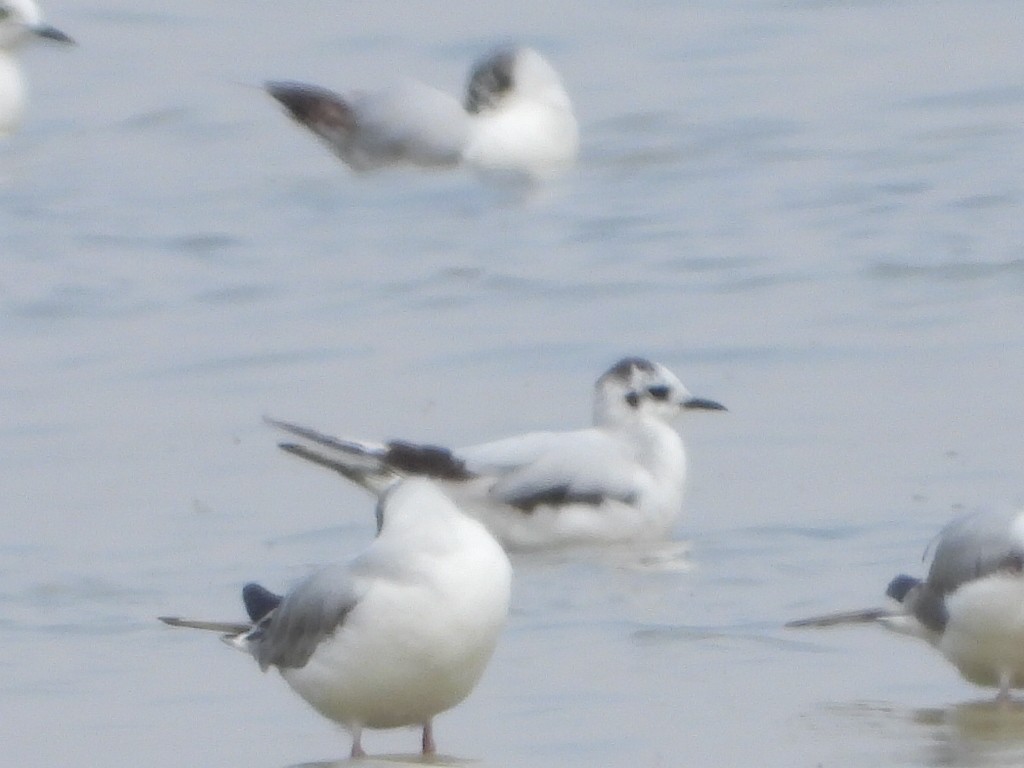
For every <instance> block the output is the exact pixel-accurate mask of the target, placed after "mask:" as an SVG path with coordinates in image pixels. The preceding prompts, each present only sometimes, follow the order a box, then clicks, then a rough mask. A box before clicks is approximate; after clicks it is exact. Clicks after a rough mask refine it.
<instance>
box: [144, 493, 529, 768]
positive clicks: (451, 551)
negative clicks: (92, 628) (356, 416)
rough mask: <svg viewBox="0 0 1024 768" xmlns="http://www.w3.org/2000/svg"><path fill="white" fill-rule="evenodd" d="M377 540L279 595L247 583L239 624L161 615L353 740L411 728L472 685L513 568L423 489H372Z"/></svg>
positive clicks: (466, 520)
mask: <svg viewBox="0 0 1024 768" xmlns="http://www.w3.org/2000/svg"><path fill="white" fill-rule="evenodd" d="M377 525H378V535H377V538H376V539H374V541H373V543H372V544H371V545H370V546H369V547H368V548H367V549H366V550H365V551H364V552H363V553H362V554H361V555H359V556H358V557H356V558H355V559H354V560H353V561H352V562H351V563H349V564H348V565H334V566H328V567H326V568H323V569H322V570H319V571H317V572H315V573H313V574H312V575H311V576H309V577H308V578H307V579H306V580H305V581H303V582H301V583H300V584H299V585H298V586H296V587H295V588H294V589H293V590H292V591H290V592H288V593H287V594H286V595H284V596H283V597H281V596H278V595H275V594H273V593H272V592H270V591H269V590H266V589H264V588H263V587H261V586H259V585H257V584H248V585H246V586H245V588H244V589H243V591H242V599H243V601H244V602H245V608H246V611H247V613H248V614H249V619H250V620H249V621H248V622H243V623H232V622H209V621H193V620H188V619H180V618H175V617H162V618H161V620H162V621H164V622H166V623H167V624H171V625H174V626H181V627H191V628H194V629H208V630H213V631H217V632H222V633H224V640H225V641H226V642H228V643H229V644H230V645H232V646H234V647H236V648H238V649H240V650H243V651H246V652H247V653H250V654H252V656H253V657H254V658H255V659H256V661H257V662H258V663H259V665H260V668H261V669H263V670H264V671H265V670H266V669H267V668H268V667H277V669H278V671H279V672H280V673H281V677H283V678H284V679H285V681H286V682H287V683H288V685H290V686H291V687H292V689H293V690H294V691H295V692H296V693H298V694H299V695H300V696H301V697H302V698H303V699H305V700H306V701H307V702H308V703H309V704H310V705H311V706H312V707H313V708H314V709H316V710H317V711H318V712H319V713H320V714H322V715H324V717H327V718H329V719H330V720H333V721H335V722H337V723H340V724H341V725H342V726H344V727H345V728H346V729H347V730H348V731H349V732H350V733H351V734H352V756H353V757H360V756H362V755H364V754H365V752H364V751H363V747H362V743H361V740H360V735H361V732H362V729H363V728H397V727H400V726H410V725H415V726H421V727H422V728H423V741H422V749H423V753H424V754H431V753H433V752H435V751H436V748H435V745H434V737H433V732H432V722H433V718H434V716H435V715H437V714H439V713H441V712H444V711H445V710H448V709H450V708H452V707H454V706H455V705H456V704H458V703H459V702H461V701H462V700H463V699H464V698H466V696H468V695H469V693H470V691H472V690H473V687H474V686H475V685H476V682H477V680H479V679H480V676H481V674H483V671H484V668H485V667H486V666H487V662H488V660H489V659H490V658H491V654H492V652H493V651H494V646H495V643H496V642H497V640H498V634H499V633H500V631H501V629H502V627H503V626H504V624H505V619H506V618H507V616H508V604H509V592H510V586H511V578H512V570H511V566H510V565H509V561H508V557H507V556H506V555H505V552H504V551H503V550H502V548H501V547H500V546H499V545H498V543H497V542H496V541H495V540H494V537H492V536H491V535H490V534H489V533H488V532H487V530H486V529H485V528H484V527H483V526H482V525H481V524H480V523H479V522H477V521H476V520H473V519H472V518H470V517H467V516H466V515H464V514H463V513H462V512H461V511H460V510H459V509H458V507H456V506H455V505H454V504H453V503H452V502H451V500H450V499H449V498H448V497H447V496H445V494H444V493H442V492H441V490H440V489H439V488H438V487H437V485H436V484H435V483H433V482H431V481H430V480H425V479H422V478H414V479H410V480H398V479H396V478H394V477H392V478H391V481H390V482H387V483H382V485H381V486H380V491H379V501H378V504H377Z"/></svg>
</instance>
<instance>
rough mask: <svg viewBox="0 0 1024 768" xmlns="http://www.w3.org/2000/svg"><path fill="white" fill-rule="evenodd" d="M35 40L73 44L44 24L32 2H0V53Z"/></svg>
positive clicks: (17, 0) (16, 0)
mask: <svg viewBox="0 0 1024 768" xmlns="http://www.w3.org/2000/svg"><path fill="white" fill-rule="evenodd" d="M37 38H38V39H43V40H52V41H54V42H58V43H73V42H74V41H73V40H72V39H71V38H70V37H68V36H67V35H65V34H64V33H63V32H61V31H60V30H59V29H57V28H56V27H52V26H50V25H49V24H47V23H46V22H44V21H43V14H42V12H41V11H40V10H39V6H38V5H36V4H35V3H34V2H33V1H32V0H0V51H13V50H17V49H18V48H20V47H21V46H22V45H24V44H25V43H28V42H30V41H32V40H33V39H37Z"/></svg>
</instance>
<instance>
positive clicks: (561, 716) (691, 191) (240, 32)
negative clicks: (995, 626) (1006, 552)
mask: <svg viewBox="0 0 1024 768" xmlns="http://www.w3.org/2000/svg"><path fill="white" fill-rule="evenodd" d="M487 5H488V4H482V3H476V2H460V1H458V0H455V1H453V2H448V3H445V4H444V6H443V10H440V8H441V6H439V5H438V4H436V3H427V2H401V3H398V2H394V3H393V2H389V1H388V0H381V1H380V2H376V3H353V4H349V3H339V2H331V1H329V0H298V1H297V2H290V3H253V2H241V1H240V0H222V1H221V2H217V3H208V2H200V0H186V1H185V2H183V3H175V4H170V5H168V4H166V3H163V4H158V3H136V4H131V3H128V2H127V1H126V0H96V2H92V3H84V2H75V1H73V0H54V1H53V2H50V3H49V4H48V5H47V7H46V10H47V12H48V16H49V20H50V21H52V22H53V23H55V24H57V25H58V26H61V27H62V28H63V29H65V30H66V31H67V32H69V33H70V34H72V35H74V36H75V37H76V38H77V39H78V40H79V42H80V45H79V46H78V47H77V48H75V49H71V50H54V49H45V48H43V47H38V48H36V49H34V50H32V51H30V52H28V55H27V56H26V59H27V61H26V63H27V67H28V70H29V72H30V76H31V80H32V86H33V103H32V105H31V110H30V112H29V115H28V120H27V123H26V125H25V126H24V129H23V131H22V132H21V133H20V134H19V135H17V136H16V137H14V138H12V139H11V140H9V141H8V142H7V143H6V144H5V145H3V146H2V147H0V255H2V270H0V342H2V348H0V373H2V376H0V491H2V499H3V534H2V536H0V743H2V744H3V752H4V756H5V762H7V763H8V764H10V765H12V766H13V765H17V766H52V765H83V766H92V765H96V766H107V767H112V768H121V767H127V766H133V767H134V766H140V765H144V766H147V768H164V767H165V766H170V767H174V768H178V767H179V766H228V765H247V766H267V767H270V768H283V767H284V766H291V765H296V764H300V763H307V762H317V761H329V760H333V759H337V758H339V757H341V756H344V755H345V754H347V751H348V739H347V737H346V736H344V735H343V734H339V733H337V732H336V730H335V729H334V728H333V727H332V726H331V725H330V724H329V723H327V722H325V721H323V720H321V719H320V718H319V717H318V716H317V715H315V714H314V713H312V712H311V711H310V710H308V708H307V707H306V706H305V705H304V704H303V703H302V702H301V701H299V700H298V699H297V698H295V697H294V696H293V695H292V694H291V693H290V692H289V691H288V690H287V689H286V686H285V685H284V684H283V683H282V682H281V681H280V680H279V679H276V678H275V676H274V675H266V676H263V675H261V674H259V672H258V671H257V669H256V668H255V665H254V664H253V663H252V662H251V660H250V659H247V658H245V657H243V656H242V655H241V654H233V653H231V652H230V651H229V650H228V649H226V648H224V647H222V646H221V645H220V644H219V643H217V642H216V640H215V639H214V638H212V637H207V636H202V635H198V634H193V633H186V632H175V631H173V630H170V629H168V628H166V627H163V626H161V625H159V624H157V623H156V622H155V620H154V617H155V616H157V615H159V614H166V613H182V614H190V615H198V616H203V617H212V618H233V617H236V616H238V615H239V612H240V610H241V609H240V605H239V602H238V599H239V598H238V590H239V587H240V585H241V584H242V583H244V582H245V581H247V580H249V579H260V580H262V581H263V582H265V583H266V584H268V585H269V586H272V587H275V588H283V587H286V586H287V585H288V584H289V583H290V582H292V581H293V580H295V579H297V578H298V577H300V576H301V575H302V574H304V573H305V572H306V571H307V569H308V568H309V567H310V566H311V565H313V564H316V563H322V562H325V561H330V560H338V559H343V558H345V557H347V556H349V555H350V554H351V553H353V552H355V551H357V550H358V549H359V548H360V547H362V546H363V545H364V544H365V542H366V541H367V540H368V538H369V536H370V535H371V532H372V517H371V505H370V503H369V502H368V500H367V499H366V498H364V497H363V496H362V495H360V494H359V493H358V492H357V491H355V490H353V489H350V488H346V487H345V486H344V485H343V484H342V483H340V482H338V481H336V480H335V479H334V478H333V477H331V476H328V475H327V473H320V472H317V471H315V470H314V469H311V468H307V467H305V466H301V465H300V464H299V463H298V462H295V461H293V460H289V459H288V458H287V457H284V456H281V455H279V453H278V452H277V451H276V448H275V447H274V443H275V437H276V436H275V435H274V434H272V433H271V431H270V430H268V429H267V428H266V427H264V426H263V425H262V424H261V421H260V418H261V416H262V415H263V414H272V415H276V416H279V417H283V418H289V419H293V420H296V421H299V422H307V423H310V424H314V425H317V426H320V427H322V428H324V429H328V430H330V431H333V432H337V433H346V434H353V435H363V436H368V437H376V436H381V437H383V436H405V437H411V438H421V439H428V440H432V441H436V442H451V443H456V444H459V443H468V442H473V441H480V440H484V439H489V438H492V437H496V436H500V435H504V434H508V433H511V432H515V431H520V430H525V429H529V428H543V427H571V426H575V425H579V424H581V423H584V422H586V421H587V420H588V418H589V414H590V405H589V397H590V387H591V384H592V382H593V379H594V378H595V377H596V375H597V374H598V373H600V372H601V371H602V370H603V369H604V368H605V367H606V366H607V365H608V364H610V363H611V362H613V361H614V360H616V359H617V358H619V357H621V356H622V355H624V354H644V355H648V356H651V357H653V358H655V359H657V360H659V361H661V362H664V363H665V364H667V365H669V366H670V367H671V368H673V369H674V370H676V371H677V372H678V373H679V374H680V376H681V378H682V379H683V380H684V381H685V382H686V383H687V384H688V386H689V387H690V388H691V389H692V390H693V391H694V392H695V393H697V394H700V395H704V396H707V397H713V398H715V399H718V400H720V401H722V402H724V403H726V404H727V405H728V406H729V407H730V412H729V413H728V414H725V415H717V414H704V415H699V416H695V417H694V418H692V419H690V420H689V421H687V422H685V423H683V424H681V425H680V426H681V429H683V431H684V432H685V433H686V435H687V439H688V445H689V448H690V452H691V459H692V462H691V463H692V475H691V477H692V481H691V488H690V493H689V498H688V505H687V511H686V516H685V518H684V519H683V520H682V521H681V523H680V526H679V530H678V537H679V538H680V539H681V540H684V541H688V542H690V545H691V555H690V564H691V566H692V567H690V568H689V569H679V570H667V571H653V572H652V571H645V570H637V569H632V568H623V567H620V565H618V564H617V563H616V562H614V561H613V558H611V557H596V558H593V557H577V558H570V559H568V560H563V559H560V558H544V557H532V558H524V559H520V561H519V562H518V563H517V565H518V568H517V577H518V578H517V584H516V594H515V611H514V615H513V617H512V620H511V622H510V625H509V628H508V631H507V633H506V634H505V636H504V637H503V640H502V643H501V645H500V647H499V650H498V652H497V655H496V657H495V659H494V662H493V664H492V665H491V667H490V669H489V670H488V673H487V675H486V676H485V678H484V680H483V682H482V684H481V686H480V687H479V689H478V690H477V691H476V692H475V693H474V695H473V696H472V697H471V698H470V699H469V700H467V701H466V702H465V703H464V704H463V705H462V706H461V707H459V708H457V709H456V710H454V711H453V712H451V713H449V714H447V715H445V716H443V717H441V718H439V720H438V722H437V737H438V740H439V743H440V746H441V748H442V750H443V751H444V752H445V753H446V754H448V755H452V756H455V757H457V758H459V759H462V760H472V761H476V762H475V764H477V765H483V766H530V767H531V768H544V767H546V766H552V767H554V766H559V767H566V768H571V767H573V766H580V767H581V768H582V767H583V766H587V767H588V768H591V767H592V766H603V765H607V766H626V765H628V766H675V765H692V766H752V765H756V766H768V767H775V766H778V767H779V768H792V767H793V766H816V765H826V766H878V765H889V766H893V765H906V766H959V765H965V766H989V765H1019V764H1020V762H1021V760H1022V759H1024V712H1022V711H1020V710H1011V711H1003V712H1001V711H996V710H993V709H992V708H991V707H989V706H987V705H986V704H985V702H986V701H987V699H988V698H989V697H990V695H991V694H990V692H987V691H982V690H979V689H975V688H973V687H971V686H970V685H968V684H967V683H965V682H963V681H961V680H960V679H959V678H958V677H957V675H956V674H955V672H954V671H953V670H952V669H951V668H950V667H948V666H947V665H946V664H945V662H944V661H943V660H942V659H941V658H939V657H938V656H937V655H936V654H934V653H933V652H932V651H930V649H928V648H926V647H923V646H919V645H917V644H915V643H913V642H912V641H909V640H906V639H902V638H896V637H892V636H888V635H886V634H885V633H884V632H882V631H881V630H877V629H876V630H873V629H872V628H860V629H847V630H836V631H832V632H817V633H815V632H810V633H808V632H805V633H798V632H793V631H785V630H783V629H781V624H782V623H783V622H784V621H785V620H786V619H789V618H793V617H796V616H800V615H805V614H808V613H817V612H822V611H828V610H831V609H837V608H850V607H858V606H862V605H871V604H875V603H877V602H878V600H879V599H880V598H881V592H882V590H883V589H884V586H885V584H886V583H887V581H888V579H889V577H890V576H892V575H893V574H894V573H896V572H897V571H901V570H906V571H911V572H915V571H918V570H920V569H921V568H922V567H923V566H922V565H921V564H920V562H919V560H920V555H921V552H922V551H923V549H924V547H925V545H926V543H927V542H928V540H929V539H930V538H931V536H932V535H933V533H934V532H935V531H936V530H937V529H938V527H939V526H940V525H941V524H942V523H943V522H945V521H946V520H947V519H948V518H949V517H950V516H951V515H953V514H955V513H956V512H957V511H959V510H961V509H965V508H966V509H975V508H979V507H988V506H1001V505H1011V504H1019V503H1021V502H1024V476H1022V474H1021V466H1022V461H1021V460H1022V458H1024V450H1022V440H1021V436H1020V424H1021V417H1022V414H1024V401H1022V398H1021V381H1024V323H1022V322H1021V318H1022V316H1024V246H1022V229H1024V227H1022V223H1021V222H1022V221H1024V217H1022V215H1021V213H1022V205H1024V182H1022V179H1024V149H1022V147H1024V58H1022V57H1021V55H1020V48H1021V40H1022V36H1024V15H1022V13H1021V9H1020V5H1019V2H1017V1H1016V0H1005V1H1003V2H997V1H991V2H989V1H986V0H974V1H973V2H962V1H961V2H957V1H955V0H938V1H936V2H903V1H900V0H896V1H890V2H871V1H870V0H864V1H862V2H855V1H854V0H851V1H850V2H841V1H840V0H820V1H818V2H810V1H808V2H795V1H794V2H781V1H778V2H770V1H769V0H732V1H731V2H730V1H729V0H722V1H721V2H710V1H709V0H706V1H705V2H688V3H654V2H652V3H646V4H642V5H641V6H640V7H634V6H629V5H628V4H608V3H597V4H589V5H588V4H578V3H550V2H534V0H526V2H523V3H518V4H514V5H508V6H507V7H503V8H500V9H498V8H493V7H486V6H487ZM506 40H523V41H526V42H529V43H532V44H534V45H536V46H538V47H539V48H541V49H542V50H543V51H545V52H546V53H547V54H549V55H550V57H551V58H552V60H553V61H554V62H555V63H556V65H557V66H558V67H559V68H560V69H561V71H562V72H563V74H564V76H565V79H566V81H567V83H568V84H569V88H570V90H571V92H572V94H573V96H574V99H575V101H576V104H577V108H578V112H579V116H580V119H581V124H582V129H583V148H584V149H583V158H582V162H581V164H580V167H579V169H578V173H576V174H575V175H574V176H572V177H571V178H569V179H568V180H567V181H566V183H565V184H564V185H562V186H561V187H559V188H557V189H555V190H552V192H551V194H550V195H547V196H545V197H544V198H543V199H539V200H534V201H531V202H529V203H527V204H509V203H507V202H503V201H498V200H495V199H492V197H491V196H490V195H488V194H486V193H484V192H482V191H481V189H480V188H479V187H478V186H477V184H476V183H475V182H474V180H473V179H472V178H470V177H468V176H463V175H459V174H452V175H419V174H413V173H393V174H385V175H382V176H379V177H373V178H356V177H354V176H353V175H352V174H350V173H349V172H348V171H347V170H346V169H345V168H343V167H342V166H341V165H340V164H338V163H336V162H335V161H333V159H332V158H331V157H330V156H329V154H328V153H327V152H326V151H325V150H323V148H322V147H320V146H318V145H317V144H316V143H315V142H314V141H312V140H311V139H310V138H309V137H307V136H305V135H303V134H301V133H300V132H299V130H298V129H296V128H294V127H293V126H292V125H290V124H289V122H288V121H287V120H286V119H285V118H284V117H283V116H282V115H281V114H280V112H279V110H277V109H276V108H275V105H274V104H273V103H271V101H270V100H269V99H268V98H267V97H266V96H265V95H264V94H262V93H261V92H260V91H259V90H258V87H257V86H258V84H259V83H260V82H261V81H262V80H263V79H265V78H268V77H269V78H296V79H308V80H312V81H314V82H319V83H322V84H324V85H328V86H332V87H336V88H338V89H344V88H348V87H356V86H359V85H366V84H372V83H374V82H376V81H379V80H382V79H387V78H389V77H393V76H394V75H395V74H396V73H412V74H416V75H417V76H419V77H421V78H422V79H424V80H427V81H428V82H431V83H434V84H436V85H438V86H442V87H446V88H450V89H453V90H457V89H459V88H460V87H461V84H462V80H463V77H464V73H465V71H466V69H467V68H468V66H469V63H470V62H471V61H472V59H473V58H474V57H475V56H476V55H478V54H479V53H480V52H481V51H483V50H485V49H487V48H488V47H490V46H491V45H492V44H494V43H495V42H500V41H506ZM365 744H366V746H367V748H368V749H369V750H370V751H371V752H375V753H403V754H408V753H410V752H411V751H412V750H414V749H415V747H416V744H417V737H416V734H415V733H413V732H411V731H397V732H388V733H374V734H368V735H367V737H366V740H365Z"/></svg>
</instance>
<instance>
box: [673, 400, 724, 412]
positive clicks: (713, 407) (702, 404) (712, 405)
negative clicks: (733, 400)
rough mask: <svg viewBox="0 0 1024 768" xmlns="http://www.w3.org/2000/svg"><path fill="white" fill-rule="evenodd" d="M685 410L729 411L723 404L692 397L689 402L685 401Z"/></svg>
mask: <svg viewBox="0 0 1024 768" xmlns="http://www.w3.org/2000/svg"><path fill="white" fill-rule="evenodd" d="M683 408H685V409H686V410H688V411H694V410H697V411H727V410H729V409H728V408H726V407H725V406H724V405H722V404H721V403H716V402H715V401H714V400H708V399H706V398H703V397H691V398H690V399H689V400H684V401H683Z"/></svg>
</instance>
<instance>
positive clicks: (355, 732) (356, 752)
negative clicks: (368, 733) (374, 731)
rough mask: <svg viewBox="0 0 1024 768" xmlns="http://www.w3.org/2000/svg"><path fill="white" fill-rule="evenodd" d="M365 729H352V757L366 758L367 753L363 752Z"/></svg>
mask: <svg viewBox="0 0 1024 768" xmlns="http://www.w3.org/2000/svg"><path fill="white" fill-rule="evenodd" d="M362 736H363V729H362V728H353V729H352V757H354V758H355V757H366V752H365V751H364V750H363V743H362Z"/></svg>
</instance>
